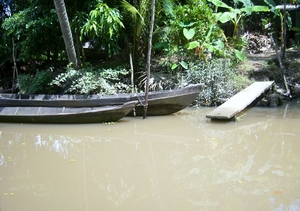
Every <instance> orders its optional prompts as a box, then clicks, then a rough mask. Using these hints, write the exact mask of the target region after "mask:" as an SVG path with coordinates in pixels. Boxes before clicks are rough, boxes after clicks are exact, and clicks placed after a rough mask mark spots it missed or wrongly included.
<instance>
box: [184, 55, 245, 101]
mask: <svg viewBox="0 0 300 211" xmlns="http://www.w3.org/2000/svg"><path fill="white" fill-rule="evenodd" d="M182 78H183V81H182V82H181V83H183V84H193V83H204V84H205V88H204V90H203V91H202V92H201V94H200V101H201V102H202V103H203V104H205V105H214V104H215V103H216V102H217V101H218V99H220V98H224V99H226V98H229V97H231V96H233V95H234V94H235V93H236V92H237V91H238V90H239V89H241V81H242V78H241V77H238V76H237V74H236V72H235V69H234V67H233V66H232V63H231V61H230V60H229V59H213V60H211V61H210V62H209V63H205V62H198V63H194V64H190V68H189V69H187V70H186V73H185V74H184V76H183V77H182Z"/></svg>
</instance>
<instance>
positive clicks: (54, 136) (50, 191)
mask: <svg viewBox="0 0 300 211" xmlns="http://www.w3.org/2000/svg"><path fill="white" fill-rule="evenodd" d="M212 109H213V108H200V109H195V108H188V109H185V110H183V111H182V112H179V113H176V114H175V115H171V116H165V117H149V118H148V119H146V120H143V119H141V118H129V117H128V118H125V119H123V120H122V121H120V122H117V123H115V124H86V125H23V124H0V210H1V211H10V210H13V211H26V210H28V211H32V210H45V211H47V210H49V211H50V210H51V211H53V210H64V211H66V210H72V211H74V210H75V211H76V210H78V211H79V210H90V211H93V210H95V211H98V210H151V211H153V210H218V211H219V210H251V211H252V210H276V211H277V210H300V165H299V164H300V153H299V148H300V142H299V141H300V139H299V137H300V130H299V128H300V127H299V126H300V118H299V117H300V104H297V102H296V101H295V102H292V103H290V104H287V105H284V106H282V107H280V108H274V109H273V108H272V109H270V108H252V109H250V110H247V111H245V112H244V113H243V115H242V116H241V117H240V118H239V120H238V121H236V122H218V121H210V120H209V119H205V114H206V113H208V112H209V111H210V110H212Z"/></svg>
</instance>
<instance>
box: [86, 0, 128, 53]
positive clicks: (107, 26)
mask: <svg viewBox="0 0 300 211" xmlns="http://www.w3.org/2000/svg"><path fill="white" fill-rule="evenodd" d="M123 27H124V25H123V23H122V16H121V14H120V11H119V10H118V9H116V8H110V7H108V6H107V4H105V3H103V2H102V1H101V0H99V1H98V4H97V5H96V8H95V9H93V10H92V11H91V12H90V14H89V19H88V21H87V22H86V23H85V25H84V26H83V28H82V29H81V34H82V36H91V37H92V38H93V39H96V40H97V41H98V43H100V44H101V47H104V48H105V49H106V50H107V51H108V53H109V55H113V54H117V53H118V52H119V50H120V48H119V46H118V39H119V37H120V33H121V30H122V28H123Z"/></svg>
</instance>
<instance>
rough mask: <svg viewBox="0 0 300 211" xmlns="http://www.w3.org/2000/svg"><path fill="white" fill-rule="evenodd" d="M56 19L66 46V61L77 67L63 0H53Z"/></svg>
mask: <svg viewBox="0 0 300 211" xmlns="http://www.w3.org/2000/svg"><path fill="white" fill-rule="evenodd" d="M54 5H55V9H56V13H57V16H58V21H59V24H60V28H61V32H62V35H63V39H64V42H65V46H66V51H67V56H68V61H69V62H70V63H72V65H73V67H74V68H78V60H77V56H76V51H75V47H74V41H73V36H72V31H71V27H70V23H69V19H68V15H67V11H66V6H65V2H64V0H54Z"/></svg>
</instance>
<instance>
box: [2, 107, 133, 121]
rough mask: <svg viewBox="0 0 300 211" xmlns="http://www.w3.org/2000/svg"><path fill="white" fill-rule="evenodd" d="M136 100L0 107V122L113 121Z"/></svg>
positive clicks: (121, 116)
mask: <svg viewBox="0 0 300 211" xmlns="http://www.w3.org/2000/svg"><path fill="white" fill-rule="evenodd" d="M136 104H137V101H130V102H127V103H124V104H123V105H115V106H102V107H81V108H73V107H0V122H7V123H48V124H81V123H101V122H115V121H118V120H119V119H121V118H123V117H124V116H126V115H127V114H128V113H129V112H130V111H132V109H134V107H135V105H136Z"/></svg>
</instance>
